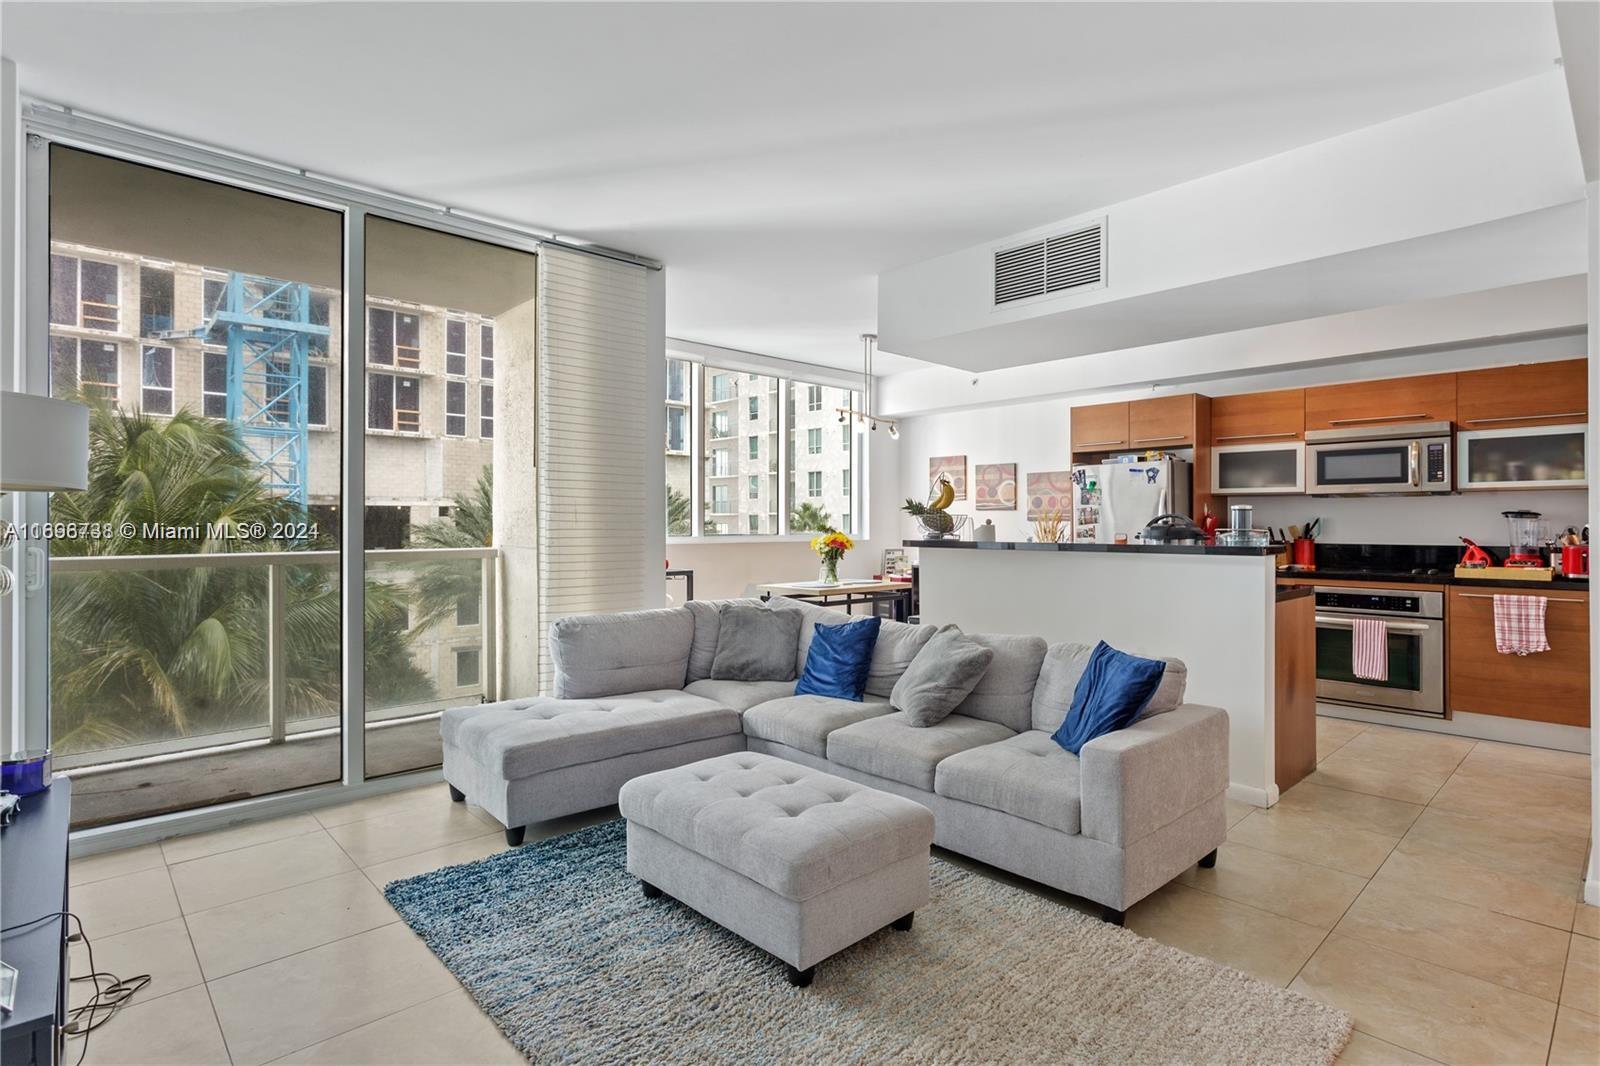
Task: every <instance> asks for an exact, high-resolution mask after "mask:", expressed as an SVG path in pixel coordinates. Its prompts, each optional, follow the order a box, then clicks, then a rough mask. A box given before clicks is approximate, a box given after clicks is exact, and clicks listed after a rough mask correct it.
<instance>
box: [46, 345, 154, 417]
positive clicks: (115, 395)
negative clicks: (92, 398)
mask: <svg viewBox="0 0 1600 1066" xmlns="http://www.w3.org/2000/svg"><path fill="white" fill-rule="evenodd" d="M63 342H64V343H68V344H71V345H72V387H73V388H74V389H76V390H77V391H78V392H79V393H81V394H83V395H85V396H88V395H91V393H90V392H89V390H88V389H85V388H84V383H83V346H84V345H85V344H98V345H102V346H104V347H106V348H110V349H111V351H112V353H113V354H112V360H111V368H112V377H111V379H110V380H102V379H99V378H96V379H95V380H94V381H92V382H90V383H89V388H92V389H94V390H97V391H96V392H95V393H94V395H98V396H99V397H100V398H101V399H104V400H108V401H110V402H111V403H114V404H120V403H121V402H122V345H120V344H118V343H117V342H116V341H107V340H100V339H99V338H98V337H74V336H71V335H69V334H65V333H52V334H51V335H50V391H51V393H52V394H54V393H55V391H56V382H55V361H56V345H57V344H58V343H63ZM142 358H143V353H142V352H141V363H142ZM141 370H142V367H141Z"/></svg>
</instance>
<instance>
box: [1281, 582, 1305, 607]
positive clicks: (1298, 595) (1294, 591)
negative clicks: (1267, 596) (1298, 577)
mask: <svg viewBox="0 0 1600 1066" xmlns="http://www.w3.org/2000/svg"><path fill="white" fill-rule="evenodd" d="M1311 592H1312V589H1311V586H1310V585H1279V586H1278V602H1279V603H1282V602H1283V601H1284V600H1298V599H1303V598H1304V597H1306V596H1309V595H1311Z"/></svg>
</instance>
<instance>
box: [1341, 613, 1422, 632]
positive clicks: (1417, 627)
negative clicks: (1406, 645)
mask: <svg viewBox="0 0 1600 1066" xmlns="http://www.w3.org/2000/svg"><path fill="white" fill-rule="evenodd" d="M1355 624H1356V620H1355V619H1354V618H1330V617H1329V616H1327V615H1325V614H1319V615H1317V625H1319V626H1349V627H1350V628H1352V629H1354V628H1355ZM1385 624H1387V625H1388V627H1389V628H1390V629H1398V630H1401V631H1402V632H1406V633H1426V632H1427V631H1428V630H1430V629H1432V628H1433V627H1432V626H1430V625H1423V624H1421V623H1419V622H1386V623H1385Z"/></svg>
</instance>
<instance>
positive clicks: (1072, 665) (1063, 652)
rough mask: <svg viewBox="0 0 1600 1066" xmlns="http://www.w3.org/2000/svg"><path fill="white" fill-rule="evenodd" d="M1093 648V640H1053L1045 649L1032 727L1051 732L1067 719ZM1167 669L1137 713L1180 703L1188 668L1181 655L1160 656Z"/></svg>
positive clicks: (1161, 710)
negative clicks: (1158, 684)
mask: <svg viewBox="0 0 1600 1066" xmlns="http://www.w3.org/2000/svg"><path fill="white" fill-rule="evenodd" d="M1093 652H1094V645H1092V644H1070V643H1069V644H1052V645H1050V649H1049V650H1048V651H1047V652H1045V657H1044V665H1043V666H1041V667H1040V669H1039V684H1038V685H1037V686H1036V687H1035V688H1034V690H1033V728H1035V729H1041V730H1043V731H1044V732H1046V733H1054V732H1055V731H1056V730H1057V729H1059V728H1061V723H1062V722H1064V721H1066V719H1067V711H1068V710H1070V709H1071V707H1072V695H1073V693H1074V692H1076V691H1077V689H1078V679H1079V678H1081V677H1083V671H1084V668H1085V667H1087V666H1088V665H1089V656H1090V655H1091V654H1093ZM1161 661H1162V662H1164V663H1166V664H1167V669H1166V671H1165V672H1163V673H1162V675H1161V684H1160V686H1158V687H1157V688H1156V694H1155V695H1154V696H1151V697H1150V702H1149V703H1148V704H1146V705H1145V708H1144V710H1143V711H1142V712H1141V713H1140V715H1139V717H1140V718H1141V719H1142V718H1149V717H1150V716H1151V715H1153V714H1164V713H1166V712H1167V711H1170V710H1173V709H1175V708H1177V707H1178V706H1179V705H1180V704H1182V703H1183V693H1184V689H1185V688H1186V687H1187V686H1188V681H1189V668H1188V667H1187V666H1185V665H1184V663H1183V660H1182V659H1162V660H1161Z"/></svg>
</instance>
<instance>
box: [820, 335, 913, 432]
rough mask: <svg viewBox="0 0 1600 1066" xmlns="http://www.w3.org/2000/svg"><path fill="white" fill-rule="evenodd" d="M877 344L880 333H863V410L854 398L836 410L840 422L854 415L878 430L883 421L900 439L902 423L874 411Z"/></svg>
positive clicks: (860, 421)
mask: <svg viewBox="0 0 1600 1066" xmlns="http://www.w3.org/2000/svg"><path fill="white" fill-rule="evenodd" d="M877 346H878V335H877V334H876V333H863V334H862V335H861V410H859V411H857V410H856V409H855V401H854V400H853V399H852V400H851V404H850V406H849V407H837V408H834V410H836V411H838V412H839V421H840V422H845V421H848V420H849V419H850V418H851V417H854V418H855V420H856V421H857V422H858V423H865V424H866V425H868V426H870V427H871V428H872V429H873V430H874V431H876V430H877V428H878V423H879V422H882V423H883V424H884V425H886V426H888V427H889V436H891V437H893V438H894V439H896V440H898V439H900V423H899V422H897V421H895V420H894V419H892V418H880V417H879V416H877V415H875V414H873V413H872V353H873V352H874V350H876V348H877Z"/></svg>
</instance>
